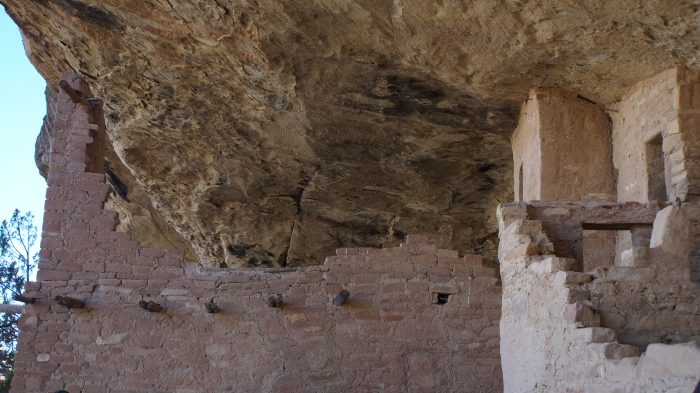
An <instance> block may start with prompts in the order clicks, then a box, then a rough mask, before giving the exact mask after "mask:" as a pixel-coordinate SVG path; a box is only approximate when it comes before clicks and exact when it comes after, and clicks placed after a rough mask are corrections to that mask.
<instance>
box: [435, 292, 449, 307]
mask: <svg viewBox="0 0 700 393" xmlns="http://www.w3.org/2000/svg"><path fill="white" fill-rule="evenodd" d="M448 300H450V294H449V293H438V294H437V304H439V305H443V304H447V301H448Z"/></svg>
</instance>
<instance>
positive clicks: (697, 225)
mask: <svg viewBox="0 0 700 393" xmlns="http://www.w3.org/2000/svg"><path fill="white" fill-rule="evenodd" d="M610 116H611V117H612V119H613V137H612V141H613V152H614V154H613V162H614V165H615V169H616V170H617V172H618V184H617V195H618V201H621V202H628V201H637V202H646V201H649V200H650V199H651V198H649V196H650V191H649V186H648V179H649V176H650V173H649V170H648V164H647V161H649V160H650V159H651V157H648V155H649V154H652V152H653V149H650V147H651V144H652V142H655V143H661V149H662V155H663V157H662V160H663V162H662V163H660V165H662V166H663V168H662V169H663V171H664V176H663V177H664V180H665V188H666V196H665V198H664V199H663V201H666V200H668V201H673V200H675V199H676V197H678V198H681V200H682V201H684V202H685V203H684V206H685V208H686V210H687V211H688V214H689V215H690V218H691V250H692V252H691V276H692V278H693V280H694V281H700V199H699V198H700V166H699V165H700V164H698V163H700V72H698V71H689V70H686V69H684V68H673V69H669V70H666V71H664V72H662V73H660V74H658V75H656V76H654V77H652V78H649V79H646V80H644V81H641V82H639V83H638V84H636V85H635V86H634V87H633V88H632V89H630V91H629V93H627V94H626V95H625V96H624V97H623V98H622V100H621V101H620V102H618V103H617V104H615V105H614V109H613V111H611V112H610ZM651 194H652V195H653V193H651Z"/></svg>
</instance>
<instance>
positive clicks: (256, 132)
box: [0, 0, 700, 267]
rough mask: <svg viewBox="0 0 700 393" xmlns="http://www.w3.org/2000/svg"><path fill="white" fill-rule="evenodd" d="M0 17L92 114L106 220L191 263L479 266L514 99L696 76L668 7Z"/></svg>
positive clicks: (221, 1) (471, 6)
mask: <svg viewBox="0 0 700 393" xmlns="http://www.w3.org/2000/svg"><path fill="white" fill-rule="evenodd" d="M0 3H2V4H3V5H5V7H6V9H7V12H8V13H9V14H10V16H11V17H12V18H13V19H14V20H15V21H16V22H17V24H18V25H19V26H20V28H21V30H22V33H23V36H24V38H25V47H26V49H27V54H28V56H29V57H30V59H31V61H32V62H33V64H34V65H35V66H36V67H37V69H38V70H39V72H40V73H41V74H42V75H43V76H44V77H45V78H46V79H47V82H49V84H50V85H51V86H55V85H57V81H58V76H59V73H60V72H61V71H66V70H68V71H75V72H78V73H80V74H82V75H83V76H84V77H85V78H86V79H87V80H88V82H89V83H90V85H91V87H93V90H94V91H95V93H96V95H97V96H98V97H100V98H102V99H103V100H104V101H105V104H106V106H105V112H106V115H107V128H108V133H109V136H110V139H111V144H112V146H113V152H114V153H113V155H111V156H110V155H109V154H108V159H109V161H110V166H111V168H118V169H113V170H112V175H110V180H111V182H112V186H113V188H114V189H115V193H113V196H112V197H111V198H112V202H111V203H112V204H113V206H117V205H119V206H121V208H119V207H115V209H117V210H118V211H119V212H120V220H121V222H122V225H124V226H125V228H127V229H131V232H132V234H133V235H134V239H136V240H139V241H141V242H142V243H144V244H149V245H152V246H162V247H166V246H168V247H172V246H177V247H183V248H187V247H185V246H186V245H187V243H189V244H190V245H191V249H192V250H193V253H191V256H192V257H194V255H196V257H197V259H198V260H199V261H200V262H201V263H202V264H203V265H206V266H249V267H255V266H284V265H310V264H319V263H321V262H322V260H323V257H324V256H325V255H328V254H331V253H332V251H331V250H332V249H334V248H336V247H339V246H347V247H352V246H369V247H380V246H391V245H395V244H398V243H399V241H400V239H402V238H403V236H404V235H405V234H406V233H409V232H412V233H425V234H429V235H430V236H431V241H435V242H436V243H438V245H439V246H440V247H443V248H451V249H457V250H459V251H460V252H461V253H480V254H484V255H485V256H486V257H487V259H490V260H491V261H495V260H496V259H495V258H496V249H497V246H496V243H497V231H498V223H497V222H496V221H495V220H494V219H492V218H491V217H493V216H494V211H495V207H496V205H497V204H498V203H499V202H506V201H510V200H512V198H513V191H512V186H511V185H512V183H513V181H512V180H513V179H512V172H513V170H512V154H511V149H510V140H509V137H510V134H511V133H512V131H513V130H514V129H515V127H516V123H517V117H518V111H519V107H520V103H519V100H521V99H524V98H525V97H526V96H527V90H528V88H530V87H531V86H544V87H560V88H565V89H567V90H569V91H575V92H578V93H579V94H580V95H581V96H583V97H585V98H587V99H589V100H592V101H595V102H597V103H603V104H607V103H611V102H613V101H615V100H616V99H618V98H619V97H620V96H621V95H622V94H623V93H624V92H625V91H626V90H627V89H628V87H629V86H631V85H632V84H633V83H635V82H637V81H639V80H641V79H644V78H647V77H649V76H651V75H653V74H655V73H657V72H659V71H661V70H663V69H666V68H669V67H672V66H674V65H684V66H686V67H689V68H697V67H698V65H699V64H698V52H697V45H698V44H699V43H700V30H698V10H700V5H698V4H691V3H681V2H650V3H647V4H645V6H644V7H642V6H640V5H638V4H637V3H630V2H624V1H610V2H598V3H595V4H593V5H586V6H582V5H580V4H578V3H562V2H559V1H543V2H536V3H535V2H524V1H504V2H501V3H495V2H493V3H489V2H467V3H462V2H452V1H443V2H431V1H421V2H411V3H408V2H403V1H398V0H397V1H394V2H390V1H350V2H315V3H310V2H296V1H283V2H277V1H264V0H261V1H227V0H218V1H213V0H211V1H178V0H168V1H164V0H152V1H148V0H140V1H137V0H133V1H132V0H120V1H101V2H90V3H83V2H81V1H78V0H50V1H38V0H37V1H33V0H1V1H0ZM49 95H50V94H49ZM45 140H48V139H45ZM118 184H122V185H124V186H125V187H123V188H122V189H121V191H119V190H118V189H119V188H120V186H119V185H118ZM183 244H184V246H183Z"/></svg>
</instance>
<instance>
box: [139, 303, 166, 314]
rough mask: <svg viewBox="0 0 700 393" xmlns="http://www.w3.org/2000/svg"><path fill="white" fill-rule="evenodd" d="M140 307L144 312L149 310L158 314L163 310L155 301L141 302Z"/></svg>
mask: <svg viewBox="0 0 700 393" xmlns="http://www.w3.org/2000/svg"><path fill="white" fill-rule="evenodd" d="M139 307H141V308H143V309H144V310H148V311H150V312H158V311H160V310H162V309H163V308H162V307H161V306H160V304H158V303H156V302H154V301H149V302H146V301H143V300H141V301H140V302H139Z"/></svg>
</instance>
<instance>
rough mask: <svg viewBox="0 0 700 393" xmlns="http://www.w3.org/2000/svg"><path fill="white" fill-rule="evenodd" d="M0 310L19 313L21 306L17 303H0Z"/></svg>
mask: <svg viewBox="0 0 700 393" xmlns="http://www.w3.org/2000/svg"><path fill="white" fill-rule="evenodd" d="M0 312H6V313H10V314H21V313H22V306H21V305H19V304H0Z"/></svg>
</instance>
